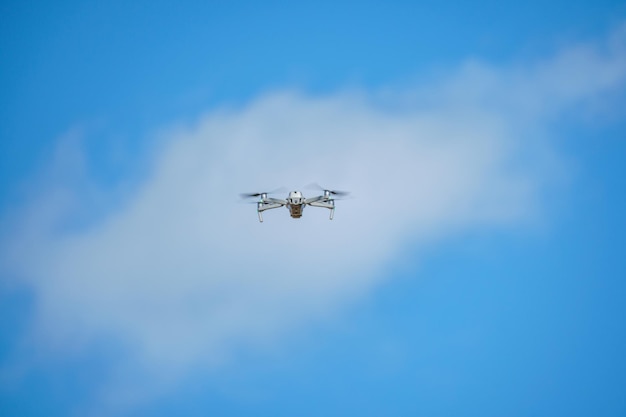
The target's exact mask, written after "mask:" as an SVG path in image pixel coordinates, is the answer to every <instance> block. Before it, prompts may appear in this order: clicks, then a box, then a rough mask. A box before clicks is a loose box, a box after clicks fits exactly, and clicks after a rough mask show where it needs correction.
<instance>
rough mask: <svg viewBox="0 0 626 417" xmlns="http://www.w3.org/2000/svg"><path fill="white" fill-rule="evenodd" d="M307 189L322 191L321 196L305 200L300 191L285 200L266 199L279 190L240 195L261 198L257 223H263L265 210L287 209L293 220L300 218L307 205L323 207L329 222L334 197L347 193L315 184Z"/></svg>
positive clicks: (333, 213) (332, 211)
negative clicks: (328, 216)
mask: <svg viewBox="0 0 626 417" xmlns="http://www.w3.org/2000/svg"><path fill="white" fill-rule="evenodd" d="M307 188H316V189H319V190H321V191H323V195H319V196H316V197H311V198H305V197H304V196H303V195H302V193H301V192H300V191H291V192H290V193H289V195H288V196H287V198H286V199H280V198H272V197H268V196H267V195H268V194H274V193H278V192H280V190H276V191H271V192H265V193H245V194H241V197H242V198H251V197H261V199H260V200H259V201H258V202H257V203H256V205H257V209H256V210H257V213H259V221H260V222H261V223H263V215H262V214H261V213H263V212H264V211H265V210H272V209H275V208H279V207H287V209H288V210H289V214H290V215H291V217H293V218H294V219H299V218H300V217H302V211H303V210H304V208H305V207H306V206H307V205H309V206H312V207H323V208H327V209H329V210H330V220H332V219H333V216H334V215H335V200H336V198H334V196H337V197H343V196H346V195H348V194H349V193H348V192H346V191H334V190H325V189H324V188H322V187H320V186H319V185H317V184H311V185H309V186H307Z"/></svg>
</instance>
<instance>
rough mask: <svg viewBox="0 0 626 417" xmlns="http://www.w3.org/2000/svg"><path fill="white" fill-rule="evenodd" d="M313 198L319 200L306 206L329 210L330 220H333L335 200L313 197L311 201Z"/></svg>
mask: <svg viewBox="0 0 626 417" xmlns="http://www.w3.org/2000/svg"><path fill="white" fill-rule="evenodd" d="M315 198H319V199H320V200H316V201H311V202H307V204H308V205H310V206H312V207H322V208H327V209H329V210H330V220H332V219H333V216H334V215H335V200H332V199H327V198H326V197H313V198H312V199H311V200H314V199H315Z"/></svg>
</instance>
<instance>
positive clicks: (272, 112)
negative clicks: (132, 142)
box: [3, 34, 626, 377]
mask: <svg viewBox="0 0 626 417" xmlns="http://www.w3.org/2000/svg"><path fill="white" fill-rule="evenodd" d="M624 50H625V49H624V37H623V35H619V36H618V35H617V34H616V35H614V36H613V38H612V39H611V40H610V42H608V43H607V44H606V45H600V46H599V45H585V46H580V47H575V48H570V49H567V50H565V51H563V52H562V53H560V54H558V55H557V56H556V57H555V58H553V59H550V60H547V61H545V62H542V63H539V64H533V65H530V66H518V67H515V68H505V69H501V68H493V67H489V66H486V65H483V64H476V63H472V64H468V65H467V66H465V67H464V68H463V69H462V70H460V71H459V72H458V73H457V74H456V75H455V76H453V77H451V78H450V79H448V80H442V81H440V82H438V83H437V85H434V86H429V87H428V88H422V89H417V90H416V91H420V92H419V93H415V94H414V95H413V97H412V99H411V100H410V102H407V101H405V100H404V99H402V100H401V99H400V96H401V95H400V94H397V95H391V96H389V95H387V96H385V98H384V99H383V98H382V97H381V96H380V95H376V94H370V93H366V92H359V93H356V92H343V93H337V94H331V95H326V96H322V97H310V96H308V95H306V94H301V93H297V92H293V91H282V92H274V93H271V94H267V95H264V96H262V97H259V98H257V99H255V100H253V101H252V102H250V103H249V104H248V105H247V106H245V107H243V108H239V109H229V110H215V111H210V112H208V113H207V114H206V115H204V116H203V117H201V118H200V119H199V120H198V121H197V122H196V123H195V124H194V125H193V126H187V127H185V128H180V127H179V128H177V129H174V130H171V131H169V132H167V133H165V134H164V136H165V138H166V139H165V141H164V143H165V144H166V145H165V146H164V148H163V149H162V151H161V152H159V153H158V156H157V157H156V158H155V161H154V164H153V169H152V170H151V174H150V175H149V176H148V177H147V178H146V179H145V182H144V183H142V184H141V185H140V186H138V187H137V189H136V192H135V193H134V194H133V195H132V196H130V197H129V198H128V199H127V201H125V203H124V204H123V205H122V206H119V207H116V208H115V209H114V210H111V211H110V212H109V213H108V214H107V215H106V216H104V217H103V218H102V219H101V220H99V221H98V222H95V223H94V224H91V225H90V226H89V227H83V228H74V229H71V230H69V231H65V232H63V231H58V230H55V231H50V229H48V228H46V227H44V224H45V222H43V221H41V220H40V219H50V218H54V217H55V216H56V215H57V214H58V212H59V211H61V212H63V209H58V205H55V207H57V208H51V204H52V202H51V200H46V201H44V202H43V203H42V202H41V201H38V203H37V204H33V205H31V206H29V207H26V209H25V210H24V212H25V213H31V215H29V216H27V217H26V218H25V219H26V220H24V222H23V223H22V227H21V228H20V229H19V230H20V231H21V232H20V233H16V234H14V235H13V236H12V237H11V238H8V239H6V240H5V242H4V243H5V245H4V246H5V251H4V262H3V263H4V267H5V269H6V268H12V269H13V270H14V271H17V273H19V275H20V276H21V277H23V279H24V280H25V282H27V283H28V285H30V286H32V288H33V289H34V290H35V292H36V294H37V312H36V318H35V324H34V330H33V332H34V334H35V337H37V338H39V340H42V341H44V342H45V344H47V345H52V346H55V348H56V349H59V350H60V351H65V350H72V349H73V348H74V346H75V345H76V343H77V341H85V342H86V343H89V342H90V341H93V340H98V339H100V338H102V337H111V338H113V339H115V340H117V341H120V342H121V343H122V344H123V345H124V347H125V349H127V352H128V354H129V355H130V356H129V357H130V358H132V359H131V360H130V362H136V363H139V364H140V368H142V369H144V370H146V371H147V372H149V373H151V374H154V375H157V376H159V377H164V376H167V375H175V374H179V373H184V372H185V370H187V369H189V368H190V367H196V366H199V367H211V366H215V365H218V364H222V363H224V361H225V360H227V359H228V358H229V356H231V354H232V352H233V350H235V349H238V348H241V347H245V348H254V347H255V346H259V345H267V344H272V343H275V342H276V341H279V340H280V338H281V337H282V336H283V335H284V334H285V333H286V332H287V331H289V330H290V329H293V328H295V327H296V326H302V325H306V324H307V323H309V322H311V321H313V320H320V319H322V318H324V317H329V316H331V315H332V314H333V313H334V312H335V311H336V310H337V309H338V308H341V307H342V306H343V305H345V304H346V303H348V304H349V303H350V302H351V301H352V300H354V299H355V298H357V297H359V296H360V295H362V294H363V293H366V292H368V291H371V290H372V289H374V288H375V287H376V285H377V283H379V282H380V281H381V280H383V279H385V278H386V274H385V273H384V271H382V270H381V269H382V268H383V267H384V265H385V264H386V263H388V262H390V261H393V260H394V258H395V257H396V256H397V253H398V250H399V249H401V248H402V247H403V245H405V244H406V243H411V244H415V243H419V244H429V243H433V242H435V241H437V240H440V239H442V238H445V237H446V236H450V235H454V234H455V233H459V232H461V231H464V230H467V229H468V228H472V227H492V226H506V225H515V224H518V223H519V222H520V221H525V220H527V219H528V218H529V216H531V214H532V213H533V211H534V210H535V209H536V207H537V206H538V205H539V206H540V204H541V200H540V195H541V191H542V189H543V187H544V186H545V184H546V183H547V182H549V181H550V180H551V178H552V175H553V172H552V169H553V166H552V163H551V162H547V161H553V160H550V159H546V155H548V153H549V152H548V151H547V149H549V143H547V142H540V141H536V140H529V139H528V137H529V136H531V135H535V134H537V132H542V133H543V134H544V135H547V133H548V132H549V129H548V126H549V122H550V117H554V116H558V114H560V113H561V112H563V111H566V110H568V108H569V107H570V106H572V105H577V104H578V103H580V102H583V101H585V100H590V99H594V98H595V97H598V96H599V95H601V94H605V93H606V92H610V91H611V90H613V89H615V88H618V87H619V88H621V86H622V84H623V81H624V77H625V74H626V54H624ZM399 103H403V104H399ZM425 103H427V104H425ZM547 115H548V116H549V117H547ZM72 152H73V151H72ZM312 181H317V182H319V183H320V184H323V185H325V186H327V187H331V188H337V189H348V190H350V191H352V192H353V194H354V196H355V198H354V199H351V200H345V201H340V202H338V208H337V212H336V215H335V220H333V221H329V220H328V211H326V210H323V209H315V208H311V207H309V208H307V209H306V210H305V213H304V217H303V218H302V219H299V220H294V219H291V218H289V216H288V213H287V211H286V210H285V209H278V210H275V211H270V212H266V213H265V222H264V223H263V224H259V223H258V221H257V218H256V213H255V207H254V205H243V204H238V203H237V194H238V193H239V192H244V191H266V190H269V189H272V188H275V187H278V186H281V185H284V186H287V187H288V188H292V189H297V188H299V187H301V186H302V185H304V184H307V183H310V182H312ZM50 189H53V190H59V189H60V190H63V191H64V192H63V193H62V195H72V190H73V189H72V188H70V189H65V188H64V184H62V183H59V184H53V186H52V187H50ZM305 191H306V190H305ZM46 195H59V194H58V193H47V194H46ZM84 198H85V196H84V195H83V194H82V192H79V193H78V194H76V195H74V196H73V198H72V199H71V200H72V201H74V202H76V201H77V202H78V206H77V207H78V208H77V207H76V206H74V207H73V208H72V210H73V211H72V213H76V212H77V213H80V212H81V210H86V209H87V207H89V205H88V204H86V203H85V202H84V201H82V200H81V199H84ZM64 201H65V200H64ZM81 204H84V205H81ZM61 207H62V208H63V207H66V205H61ZM52 212H53V213H54V214H55V215H54V216H53V215H52V214H51V213H52ZM32 213H34V214H32ZM37 219H39V220H37ZM25 231H28V233H26V232H25ZM6 248H9V249H6Z"/></svg>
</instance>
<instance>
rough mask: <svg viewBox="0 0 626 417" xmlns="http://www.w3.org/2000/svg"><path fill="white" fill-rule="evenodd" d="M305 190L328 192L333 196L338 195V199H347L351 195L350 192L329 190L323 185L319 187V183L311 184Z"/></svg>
mask: <svg viewBox="0 0 626 417" xmlns="http://www.w3.org/2000/svg"><path fill="white" fill-rule="evenodd" d="M305 188H308V189H309V190H319V191H323V192H328V193H330V194H332V195H336V196H338V197H345V196H347V195H349V194H350V192H349V191H339V190H327V189H326V188H323V187H322V186H321V185H319V184H318V183H315V182H312V183H311V184H309V185H307V186H306V187H305Z"/></svg>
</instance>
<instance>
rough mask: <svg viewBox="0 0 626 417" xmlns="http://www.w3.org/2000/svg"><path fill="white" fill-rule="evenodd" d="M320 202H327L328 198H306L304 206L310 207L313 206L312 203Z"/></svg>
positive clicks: (323, 196)
mask: <svg viewBox="0 0 626 417" xmlns="http://www.w3.org/2000/svg"><path fill="white" fill-rule="evenodd" d="M322 201H328V197H326V196H325V195H320V196H317V197H311V198H306V199H305V200H304V204H309V205H311V206H314V205H315V204H313V203H318V202H322Z"/></svg>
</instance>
